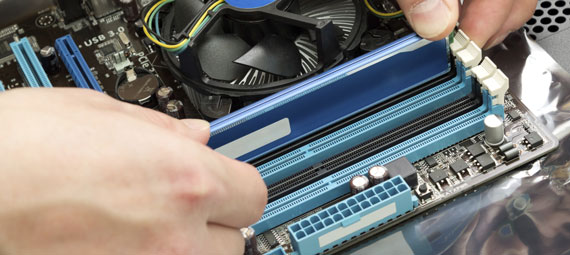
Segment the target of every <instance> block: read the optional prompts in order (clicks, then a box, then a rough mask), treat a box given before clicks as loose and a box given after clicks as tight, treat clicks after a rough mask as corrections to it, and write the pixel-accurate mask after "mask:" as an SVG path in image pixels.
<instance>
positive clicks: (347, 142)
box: [257, 65, 472, 185]
mask: <svg viewBox="0 0 570 255" xmlns="http://www.w3.org/2000/svg"><path fill="white" fill-rule="evenodd" d="M456 68H457V76H456V77H455V78H454V79H452V80H450V81H448V82H446V83H444V84H443V85H440V86H437V87H434V88H432V89H430V90H427V91H425V92H423V93H421V94H418V95H416V96H414V97H412V98H410V99H408V100H405V101H402V102H400V103H398V104H395V105H393V106H391V107H389V108H386V109H384V110H382V111H380V112H378V113H375V114H373V115H371V116H369V117H367V118H365V119H363V120H361V121H358V122H355V123H353V124H351V125H349V126H347V127H345V128H342V129H340V130H338V131H336V132H334V133H332V134H329V135H327V136H325V137H323V138H321V139H318V140H316V141H314V142H311V143H309V144H307V145H305V146H303V147H300V148H298V149H296V150H294V151H292V152H289V153H287V154H285V155H283V156H281V157H279V158H277V159H274V160H272V161H270V162H268V163H265V164H263V165H261V166H259V167H258V168H257V169H258V170H259V172H260V174H261V176H262V177H263V180H264V181H265V183H266V184H267V185H272V184H274V183H276V182H278V181H280V180H282V179H283V178H285V177H288V176H291V175H294V174H296V173H297V172H299V171H302V170H304V169H306V168H307V167H310V166H312V165H314V164H317V163H319V162H322V161H323V160H325V159H327V158H330V157H331V155H336V154H339V153H342V152H344V151H346V150H348V149H349V148H352V147H354V146H356V145H358V144H360V143H362V142H363V141H367V140H370V139H372V138H374V137H376V136H378V135H380V134H383V133H386V132H388V131H390V130H392V129H395V128H397V127H399V126H400V125H402V123H407V122H409V121H411V120H414V119H417V118H419V117H421V116H423V115H426V114H429V113H430V112H433V111H435V110H436V109H438V108H440V107H441V106H442V105H447V104H450V103H452V102H455V101H457V100H459V99H460V98H462V97H465V96H466V95H468V94H469V93H471V90H472V86H471V82H470V81H467V80H466V77H465V68H464V67H463V66H462V65H457V67H456Z"/></svg>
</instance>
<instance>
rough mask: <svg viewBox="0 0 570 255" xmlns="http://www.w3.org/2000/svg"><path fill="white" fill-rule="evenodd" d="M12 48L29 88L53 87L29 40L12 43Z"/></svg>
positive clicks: (24, 39)
mask: <svg viewBox="0 0 570 255" xmlns="http://www.w3.org/2000/svg"><path fill="white" fill-rule="evenodd" d="M10 48H12V52H13V53H14V56H16V60H17V61H18V65H19V66H20V70H21V71H22V74H23V76H24V79H25V80H26V83H27V84H28V86H30V87H32V88H39V87H46V88H51V87H52V85H51V82H50V81H49V79H48V76H47V74H46V72H45V70H44V68H43V67H42V64H41V63H40V60H39V59H38V57H37V56H36V53H35V52H34V49H33V48H32V45H31V44H30V41H29V40H28V38H22V39H21V40H20V41H18V42H12V43H10Z"/></svg>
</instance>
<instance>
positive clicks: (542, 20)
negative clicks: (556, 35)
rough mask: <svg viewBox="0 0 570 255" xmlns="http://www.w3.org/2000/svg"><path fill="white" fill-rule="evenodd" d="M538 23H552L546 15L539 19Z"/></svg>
mask: <svg viewBox="0 0 570 255" xmlns="http://www.w3.org/2000/svg"><path fill="white" fill-rule="evenodd" d="M540 23H541V24H543V25H548V24H550V23H552V19H551V18H548V17H544V18H542V19H540Z"/></svg>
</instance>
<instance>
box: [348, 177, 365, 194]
mask: <svg viewBox="0 0 570 255" xmlns="http://www.w3.org/2000/svg"><path fill="white" fill-rule="evenodd" d="M369 186H370V180H368V178H366V176H364V175H356V176H354V177H352V179H350V192H351V193H352V194H353V195H355V194H357V193H360V192H362V191H364V190H365V189H367V188H368V187H369Z"/></svg>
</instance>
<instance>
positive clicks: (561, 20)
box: [554, 16, 566, 24]
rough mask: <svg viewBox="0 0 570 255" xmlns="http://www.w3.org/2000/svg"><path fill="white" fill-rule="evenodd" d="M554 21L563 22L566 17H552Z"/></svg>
mask: <svg viewBox="0 0 570 255" xmlns="http://www.w3.org/2000/svg"><path fill="white" fill-rule="evenodd" d="M554 21H556V23H558V24H564V22H566V18H565V17H562V16H560V17H557V18H556V19H554Z"/></svg>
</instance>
